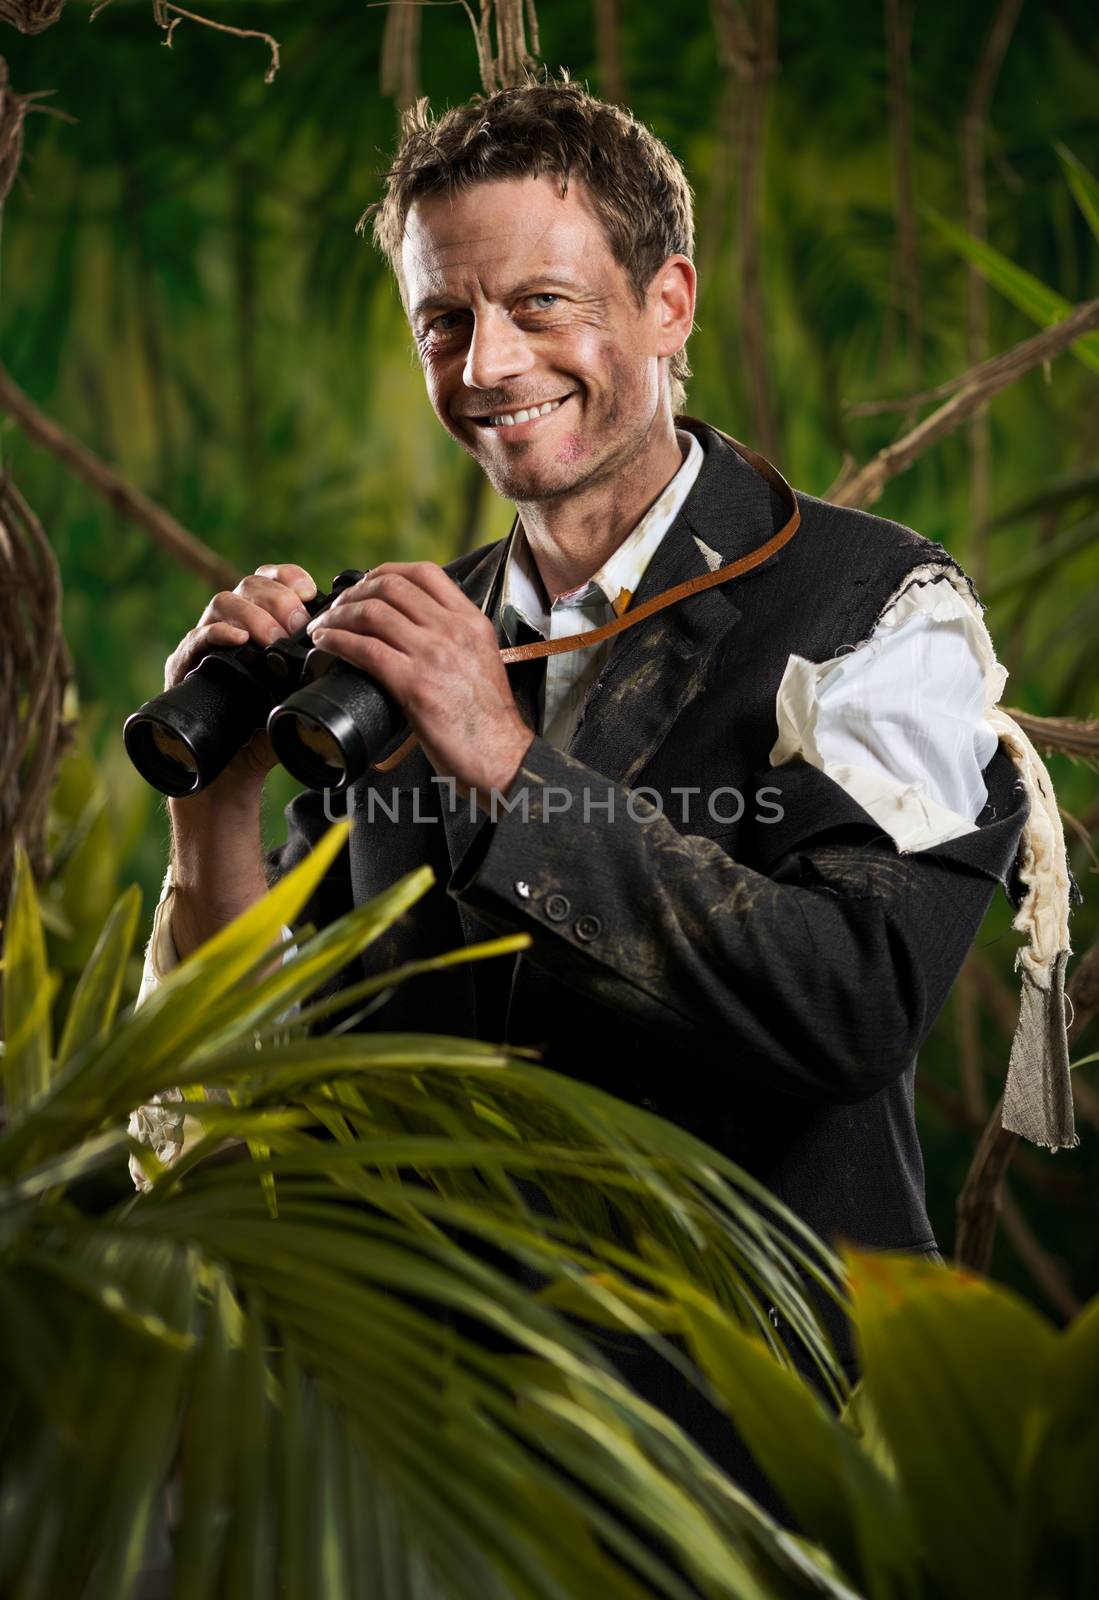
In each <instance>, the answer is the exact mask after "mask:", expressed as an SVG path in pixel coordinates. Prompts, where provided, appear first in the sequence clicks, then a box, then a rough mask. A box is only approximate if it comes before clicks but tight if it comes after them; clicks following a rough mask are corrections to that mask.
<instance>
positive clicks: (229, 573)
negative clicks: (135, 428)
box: [0, 364, 239, 589]
mask: <svg viewBox="0 0 1099 1600" xmlns="http://www.w3.org/2000/svg"><path fill="white" fill-rule="evenodd" d="M0 410H2V411H6V412H7V414H8V416H10V417H12V418H13V419H14V421H16V422H17V423H18V424H19V426H20V428H21V429H22V430H23V432H24V434H25V435H26V436H27V438H28V439H29V440H30V441H31V442H32V444H37V445H39V446H41V448H42V449H43V450H48V451H49V452H50V454H51V455H54V456H56V457H57V459H58V460H59V461H61V462H62V463H63V464H64V465H65V466H66V467H68V469H69V470H70V472H74V473H75V474H76V476H77V477H78V478H83V480H84V482H85V483H86V484H88V486H89V487H90V488H92V489H94V490H95V492H96V494H98V495H99V496H100V498H101V499H103V500H105V501H106V502H107V504H108V505H109V506H110V507H111V508H112V510H114V511H116V512H118V513H119V514H120V515H122V516H124V517H128V518H129V520H130V521H131V522H136V523H137V524H138V526H139V527H142V528H144V529H145V531H146V533H147V534H149V536H150V537H151V539H152V540H153V542H154V544H157V545H159V546H160V548H161V549H162V550H164V551H166V552H167V554H168V555H170V556H171V557H172V559H173V560H175V561H178V562H179V563H180V565H181V566H184V567H186V568H187V569H188V571H190V572H194V573H196V574H197V575H198V577H200V578H202V579H204V580H205V582H207V583H208V584H210V585H211V586H212V587H213V588H215V589H231V588H232V587H233V586H234V584H235V583H236V582H237V579H238V577H239V574H238V573H237V572H235V571H234V569H233V568H232V567H231V566H230V565H229V563H228V562H227V561H225V560H223V559H222V557H221V556H219V555H218V554H216V552H215V551H213V550H211V549H210V548H209V546H208V545H205V544H203V543H202V541H201V539H196V538H195V536H194V534H193V533H189V532H188V531H187V529H186V528H185V527H183V525H182V524H181V523H179V522H177V521H176V519H175V518H174V517H173V516H172V515H171V514H170V513H169V512H167V511H165V510H164V509H163V508H162V507H161V506H158V505H157V504H156V503H155V501H153V500H150V499H149V497H148V495H146V494H143V493H142V491H141V490H140V489H138V488H137V487H136V486H135V485H134V484H132V483H129V482H128V481H127V480H126V479H125V478H123V477H122V475H121V474H120V473H118V472H116V471H115V470H114V468H113V467H109V466H108V465H107V463H106V462H105V461H100V459H99V457H98V456H95V455H93V454H92V452H91V451H90V450H89V449H88V448H87V447H86V446H85V445H82V444H81V443H80V442H79V440H77V439H74V438H72V436H71V435H70V434H67V433H65V432H64V430H63V429H62V428H60V427H59V426H58V425H57V423H56V422H54V421H53V420H52V418H50V417H47V416H46V414H45V412H43V411H40V410H39V409H38V407H37V406H36V405H35V403H34V401H33V400H31V398H30V396H29V395H27V394H25V393H24V392H23V390H22V389H21V388H20V387H19V385H18V384H17V383H16V382H15V380H14V378H12V376H11V374H10V373H9V372H8V370H7V368H6V367H4V366H3V365H2V364H0Z"/></svg>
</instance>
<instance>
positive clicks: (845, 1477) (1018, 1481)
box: [683, 1252, 1099, 1600]
mask: <svg viewBox="0 0 1099 1600" xmlns="http://www.w3.org/2000/svg"><path fill="white" fill-rule="evenodd" d="M846 1265H847V1267H848V1270H849V1273H850V1279H851V1285H852V1315H853V1318H854V1321H855V1325H856V1328H857V1330H858V1335H859V1343H860V1347H861V1351H862V1360H863V1372H864V1376H863V1381H862V1383H861V1384H860V1385H859V1387H858V1389H857V1390H856V1392H855V1394H854V1396H853V1398H852V1401H851V1403H850V1405H849V1406H848V1408H847V1410H846V1412H845V1414H844V1416H843V1418H842V1419H836V1418H835V1417H833V1416H831V1415H830V1414H829V1413H828V1412H827V1411H826V1410H825V1409H824V1407H823V1406H821V1405H820V1404H819V1402H818V1401H817V1400H816V1399H815V1398H814V1396H813V1394H812V1392H811V1391H810V1390H809V1388H808V1387H807V1386H806V1385H805V1384H803V1383H799V1382H798V1381H797V1380H796V1379H795V1378H793V1377H792V1376H791V1374H789V1373H787V1372H784V1371H783V1370H782V1369H781V1368H780V1367H779V1366H778V1365H777V1364H776V1363H775V1362H774V1361H773V1360H772V1359H771V1357H770V1356H769V1355H768V1354H767V1353H766V1351H765V1350H764V1349H763V1348H762V1347H761V1346H760V1345H759V1343H758V1341H756V1340H753V1339H752V1338H751V1337H750V1336H748V1335H746V1334H744V1333H742V1332H739V1331H734V1330H731V1329H729V1328H728V1327H727V1326H724V1325H721V1324H720V1323H718V1322H716V1321H714V1320H713V1319H712V1318H711V1317H710V1315H709V1312H708V1311H707V1310H705V1309H698V1308H695V1307H693V1306H691V1305H690V1304H685V1305H684V1307H683V1315H684V1319H685V1321H686V1324H687V1326H688V1328H689V1330H690V1336H691V1342H692V1345H693V1347H694V1349H695V1351H696V1354H697V1357H698V1360H699V1363H700V1365H701V1366H702V1367H703V1368H704V1370H705V1371H706V1372H707V1373H708V1374H709V1376H710V1378H711V1379H712V1381H713V1383H714V1386H715V1388H716V1389H717V1390H718V1392H719V1393H720V1395H721V1397H722V1399H723V1401H724V1403H725V1406H726V1408H727V1410H728V1412H729V1414H730V1415H731V1416H732V1418H733V1420H734V1421H735V1423H736V1424H737V1426H738V1427H739V1428H740V1429H741V1431H742V1433H743V1434H744V1437H745V1438H746V1439H747V1441H748V1443H749V1445H750V1447H751V1448H752V1449H753V1451H754V1453H755V1454H756V1456H757V1458H758V1460H759V1462H760V1464H761V1466H762V1467H763V1468H764V1470H765V1471H766V1472H767V1474H768V1475H769V1476H770V1477H771V1479H772V1481H773V1482H774V1484H775V1485H776V1487H777V1488H778V1489H779V1491H780V1492H781V1493H782V1494H783V1496H784V1497H785V1499H786V1501H787V1503H788V1504H789V1506H790V1507H791V1509H792V1511H793V1513H794V1515H795V1517H796V1518H797V1519H798V1522H799V1524H800V1526H801V1527H802V1528H803V1529H804V1532H805V1533H806V1535H807V1536H808V1537H809V1538H810V1539H813V1540H815V1541H816V1542H817V1543H818V1544H819V1545H820V1546H821V1547H822V1548H823V1549H824V1550H826V1551H827V1552H828V1553H829V1554H830V1555H831V1556H832V1557H833V1559H834V1561H835V1563H836V1567H837V1569H838V1571H840V1572H841V1573H842V1574H843V1576H844V1577H845V1578H847V1579H848V1580H849V1581H850V1582H851V1583H852V1584H853V1585H854V1587H855V1589H856V1590H857V1592H858V1593H859V1594H860V1595H865V1596H867V1597H868V1600H897V1597H902V1596H903V1597H906V1600H931V1597H935V1600H955V1597H956V1600H972V1597H973V1596H975V1595H993V1594H994V1595H997V1596H999V1597H1000V1600H1054V1597H1057V1600H1084V1597H1085V1596H1089V1595H1094V1594H1096V1593H1097V1592H1099V1523H1097V1521H1096V1517H1095V1486H1096V1483H1097V1482H1099V1300H1094V1301H1092V1302H1091V1304H1090V1305H1089V1306H1088V1308H1087V1309H1086V1310H1085V1311H1084V1312H1083V1313H1082V1314H1081V1315H1080V1316H1079V1317H1078V1318H1077V1319H1076V1320H1075V1321H1074V1322H1073V1323H1072V1324H1071V1326H1070V1327H1069V1328H1068V1329H1067V1330H1065V1331H1064V1332H1062V1333H1058V1332H1057V1331H1056V1330H1055V1329H1054V1327H1053V1326H1052V1324H1051V1323H1049V1322H1047V1321H1046V1320H1045V1318H1044V1317H1042V1316H1040V1315H1039V1314H1038V1312H1036V1311H1035V1310H1034V1309H1033V1308H1032V1307H1030V1306H1028V1305H1027V1304H1026V1303H1025V1302H1024V1301H1022V1300H1020V1299H1019V1298H1018V1297H1017V1296H1016V1295H1014V1294H1012V1293H1011V1292H1010V1291H1008V1290H1006V1289H1002V1288H999V1287H996V1286H994V1285H992V1284H990V1283H987V1282H985V1281H984V1280H981V1279H978V1278H973V1277H970V1276H967V1275H966V1274H964V1273H962V1272H957V1271H954V1270H951V1269H947V1268H943V1267H938V1266H935V1265H933V1264H931V1263H928V1262H926V1261H919V1260H915V1259H913V1258H911V1257H904V1256H892V1257H890V1256H877V1255H866V1254H859V1253H857V1252H851V1253H850V1254H848V1255H847V1257H846Z"/></svg>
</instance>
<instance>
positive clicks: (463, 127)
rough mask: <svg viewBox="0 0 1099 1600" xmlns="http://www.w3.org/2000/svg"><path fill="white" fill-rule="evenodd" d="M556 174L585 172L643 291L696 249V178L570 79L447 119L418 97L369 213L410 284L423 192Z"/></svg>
mask: <svg viewBox="0 0 1099 1600" xmlns="http://www.w3.org/2000/svg"><path fill="white" fill-rule="evenodd" d="M543 176H547V177H552V178H556V179H559V180H560V184H561V193H562V195H565V194H566V193H567V192H568V186H569V180H570V179H571V178H579V179H581V180H582V181H583V183H584V185H585V186H586V188H587V192H588V194H589V195H590V197H591V202H592V206H593V208H594V210H595V212H596V215H597V216H598V217H599V220H600V222H601V223H602V225H603V230H604V233H605V234H606V238H607V243H608V244H609V246H610V248H611V252H612V254H613V256H614V258H615V260H616V261H617V262H618V263H619V265H620V266H621V267H622V268H623V270H624V271H625V273H626V276H627V278H628V279H629V281H630V284H631V286H632V288H633V291H634V294H635V295H636V297H637V302H638V305H639V306H641V305H643V304H644V302H645V292H646V290H647V289H648V287H649V284H650V283H651V282H652V279H653V276H654V274H655V273H656V272H657V270H658V269H659V268H660V267H661V266H662V265H663V264H664V262H665V261H666V260H667V259H668V257H669V256H671V255H685V256H687V257H692V256H693V253H694V210H693V204H692V196H691V187H690V184H689V183H688V182H687V178H686V174H685V173H684V171H683V168H682V167H681V166H680V164H679V162H678V161H677V160H676V158H675V156H673V155H672V152H671V151H670V150H669V149H668V147H667V145H666V144H664V143H663V142H662V140H660V139H658V138H657V137H656V135H655V134H654V133H651V132H650V131H649V129H648V128H646V127H644V126H643V124H642V123H640V122H638V121H637V119H636V118H635V117H633V116H631V114H630V113H629V112H628V111H624V110H623V109H622V107H621V106H615V105H608V104H606V103H605V102H604V101H602V100H597V99H596V98H595V96H594V95H591V94H589V93H588V91H587V90H586V89H585V88H584V87H583V85H581V84H579V83H573V82H572V81H571V80H570V79H569V78H568V77H567V76H562V77H560V78H552V77H549V76H545V77H538V78H535V77H530V78H529V79H528V80H527V82H525V83H522V84H518V85H516V86H514V87H512V88H508V89H501V90H500V91H499V93H497V94H493V95H490V96H488V97H487V98H486V97H484V96H481V95H478V96H476V97H475V98H474V99H472V100H470V101H468V102H466V103H465V104H463V105H460V106H454V107H452V108H451V109H450V110H449V111H446V112H444V113H443V115H442V116H440V117H438V118H436V117H433V116H432V114H431V110H430V107H429V105H428V102H427V100H426V98H425V99H422V100H418V101H417V102H416V104H415V105H413V106H411V107H410V108H409V109H408V110H407V111H406V112H405V114H404V117H403V118H402V122H401V136H400V141H399V144H398V147H397V152H396V155H395V157H394V159H393V164H392V166H391V167H390V169H389V171H388V172H387V173H386V178H385V192H384V194H383V196H382V198H381V199H380V200H378V201H376V202H375V204H374V205H372V206H369V207H368V208H367V209H366V211H364V212H363V215H362V216H361V217H360V218H359V231H360V232H361V231H362V230H363V229H364V228H365V227H366V225H367V223H368V221H369V220H370V219H371V218H372V219H373V231H374V242H375V244H377V246H378V248H379V249H380V250H381V251H382V252H383V253H384V255H385V256H386V257H387V258H388V261H389V264H390V266H391V267H392V268H393V271H394V274H395V275H396V276H397V278H398V281H400V273H399V271H398V265H399V261H400V254H401V243H402V240H403V238H404V230H405V222H406V220H407V217H408V213H409V211H410V210H411V208H412V206H413V204H414V203H415V202H416V201H417V200H419V199H421V198H422V197H423V196H425V195H430V194H438V193H440V192H449V193H451V194H454V193H455V192H457V191H460V190H464V189H468V188H470V187H472V185H474V184H476V183H489V182H492V181H494V180H498V179H501V178H523V177H535V178H537V177H543ZM690 371H691V369H690V367H689V366H688V365H687V354H686V350H685V349H684V350H679V351H677V352H676V354H675V355H674V356H673V357H672V359H671V362H670V368H669V380H670V384H671V399H672V410H673V412H675V413H678V412H680V411H682V409H683V404H684V401H685V399H686V390H685V388H684V384H685V381H686V379H687V378H688V377H689V376H690Z"/></svg>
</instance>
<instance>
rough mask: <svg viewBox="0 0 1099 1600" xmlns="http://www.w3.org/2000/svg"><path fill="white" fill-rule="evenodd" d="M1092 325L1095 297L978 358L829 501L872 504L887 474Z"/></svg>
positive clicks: (1098, 323)
mask: <svg viewBox="0 0 1099 1600" xmlns="http://www.w3.org/2000/svg"><path fill="white" fill-rule="evenodd" d="M1096 327H1099V300H1085V301H1084V302H1083V303H1082V304H1081V305H1078V306H1075V307H1074V308H1073V309H1072V311H1071V312H1070V313H1069V315H1068V316H1067V317H1065V319H1064V320H1063V321H1062V322H1058V323H1057V324H1056V325H1055V326H1054V327H1052V328H1047V329H1045V330H1044V331H1043V332H1042V333H1037V334H1035V335H1034V336H1033V337H1032V338H1030V339H1024V340H1023V342H1022V344H1017V345H1014V346H1013V347H1012V348H1011V349H1010V350H1005V351H1004V353H1003V354H1002V355H998V356H994V357H993V358H992V360H991V361H984V362H982V363H981V365H980V366H979V367H975V368H974V369H973V371H972V372H969V373H967V374H965V381H964V386H963V387H961V388H960V389H959V391H958V392H957V393H956V394H955V395H954V396H953V398H952V399H950V400H948V401H947V402H946V404H945V405H942V406H940V407H939V408H938V410H937V411H933V412H932V413H931V415H930V416H929V417H925V418H924V420H923V421H922V422H920V423H917V425H916V426H915V427H914V428H913V429H911V431H910V432H908V433H906V434H905V435H904V436H903V437H902V438H900V439H897V440H895V441H894V443H893V444H889V445H886V447H885V449H884V450H879V452H878V454H877V455H876V456H875V457H874V458H873V460H872V461H869V462H867V464H866V465H865V466H864V467H860V468H858V470H857V471H854V472H852V473H850V474H849V475H848V476H847V477H846V478H845V479H842V480H841V481H840V483H839V484H838V486H837V487H836V488H835V489H834V491H832V493H831V494H830V499H831V500H832V503H833V504H834V505H837V506H868V505H873V503H874V502H875V500H878V499H880V497H881V495H882V493H883V491H884V489H885V486H886V484H887V483H888V482H889V480H890V478H895V477H896V476H897V475H898V474H899V473H901V472H906V471H907V470H908V468H909V467H910V466H911V465H912V464H913V462H914V461H918V460H919V458H920V456H922V455H923V453H924V451H925V450H929V449H930V448H931V446H932V445H933V444H937V443H938V442H939V440H940V439H944V438H945V437H946V436H947V435H948V434H950V433H953V432H954V430H955V428H957V427H959V426H960V425H961V423H963V422H964V421H965V420H966V418H967V417H971V416H972V415H973V413H974V412H975V411H976V410H977V408H978V406H980V405H983V403H984V402H985V401H986V400H987V399H989V398H990V396H992V395H994V394H998V393H999V392H1000V390H1001V389H1006V388H1007V387H1008V385H1009V384H1012V383H1014V382H1016V380H1017V379H1019V378H1021V377H1023V375H1024V374H1025V373H1027V372H1030V371H1031V370H1032V368H1034V367H1038V366H1041V365H1043V363H1045V362H1047V361H1052V360H1053V359H1054V357H1055V356H1059V355H1062V354H1063V353H1064V351H1066V350H1067V349H1068V348H1069V347H1070V346H1071V345H1073V344H1075V343H1076V341H1077V339H1079V338H1081V337H1082V336H1083V335H1084V334H1085V333H1090V332H1091V331H1092V329H1093V328H1096ZM958 381H959V382H961V381H962V380H958Z"/></svg>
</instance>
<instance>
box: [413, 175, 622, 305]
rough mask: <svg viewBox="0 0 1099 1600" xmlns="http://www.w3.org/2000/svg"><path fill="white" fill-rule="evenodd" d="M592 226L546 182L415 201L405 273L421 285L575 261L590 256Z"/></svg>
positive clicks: (579, 206)
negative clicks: (466, 274)
mask: <svg viewBox="0 0 1099 1600" xmlns="http://www.w3.org/2000/svg"><path fill="white" fill-rule="evenodd" d="M570 202H571V203H570ZM593 223H594V224H595V226H596V227H598V224H597V223H596V222H595V218H594V217H593V215H592V213H591V211H590V210H589V209H588V208H587V206H586V205H584V204H583V203H582V202H581V201H580V197H579V196H578V195H576V194H575V193H574V191H573V189H571V188H570V192H569V195H568V196H566V197H562V195H561V193H560V187H559V186H557V187H554V186H552V185H551V182H550V180H548V179H541V180H530V179H527V180H521V181H516V182H509V183H484V184H478V185H476V186H475V187H473V188H471V189H468V190H463V191H461V192H459V193H458V194H456V195H454V196H450V195H446V194H440V195H430V196H427V197H426V198H424V199H421V200H418V201H416V202H415V204H414V205H413V206H412V208H411V209H410V211H409V213H408V218H407V220H406V222H405V233H404V243H403V247H402V262H403V266H404V271H405V275H406V277H407V278H408V279H409V280H411V279H412V278H415V279H416V281H417V284H418V285H419V286H421V287H426V284H425V282H424V280H425V279H432V280H435V279H440V280H441V279H444V278H449V277H450V276H452V275H454V274H458V275H461V274H462V272H463V271H464V270H466V269H473V270H476V271H477V272H479V273H480V272H486V271H488V272H491V271H494V270H500V269H504V268H508V267H511V266H512V265H519V264H522V265H523V266H524V267H525V268H528V269H538V268H548V267H551V266H553V265H554V264H561V265H564V264H565V263H566V262H569V263H572V262H575V260H576V257H577V255H586V254H588V253H589V252H590V250H591V245H592V239H591V233H592V226H593Z"/></svg>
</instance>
